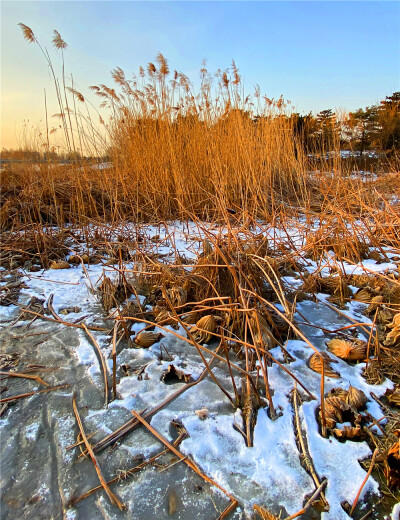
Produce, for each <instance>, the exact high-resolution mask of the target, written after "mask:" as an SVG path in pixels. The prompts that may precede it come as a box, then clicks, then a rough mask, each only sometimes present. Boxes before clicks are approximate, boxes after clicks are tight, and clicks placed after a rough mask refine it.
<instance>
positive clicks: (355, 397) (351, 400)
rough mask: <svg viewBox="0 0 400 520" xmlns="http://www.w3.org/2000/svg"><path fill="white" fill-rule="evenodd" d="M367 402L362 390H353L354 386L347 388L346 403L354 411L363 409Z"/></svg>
mask: <svg viewBox="0 0 400 520" xmlns="http://www.w3.org/2000/svg"><path fill="white" fill-rule="evenodd" d="M367 401H368V398H367V396H366V395H365V394H364V392H363V391H362V390H359V389H358V388H355V387H354V386H351V385H350V386H349V392H348V394H347V403H348V404H349V405H350V406H351V407H352V408H355V409H356V410H361V409H362V408H364V406H365V405H366V403H367Z"/></svg>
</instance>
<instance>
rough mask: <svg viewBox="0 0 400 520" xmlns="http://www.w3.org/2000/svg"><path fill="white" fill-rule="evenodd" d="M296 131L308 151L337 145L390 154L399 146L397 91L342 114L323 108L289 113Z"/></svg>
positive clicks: (332, 147)
mask: <svg viewBox="0 0 400 520" xmlns="http://www.w3.org/2000/svg"><path fill="white" fill-rule="evenodd" d="M290 117H291V118H293V123H294V125H293V128H294V132H295V134H296V135H297V136H298V137H299V138H300V139H301V141H302V142H303V143H304V146H305V148H306V150H307V151H310V152H312V151H314V150H318V149H323V150H326V151H329V150H332V149H335V148H337V145H338V144H340V147H341V149H350V150H353V151H359V152H360V153H362V152H364V151H367V150H377V151H380V152H384V153H386V154H393V153H395V152H396V151H397V152H398V151H399V150H400V92H395V93H394V94H392V95H391V96H387V97H386V98H385V99H384V100H383V101H381V102H380V103H379V104H378V105H373V106H370V107H366V108H359V109H358V110H356V111H355V112H350V113H349V114H347V115H345V116H341V117H340V116H338V115H337V114H335V113H334V112H333V111H332V110H330V109H328V110H323V111H322V112H320V113H319V114H317V115H316V116H314V115H313V114H312V113H309V114H308V115H300V114H292V115H291V116H290Z"/></svg>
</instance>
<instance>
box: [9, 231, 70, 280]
mask: <svg viewBox="0 0 400 520" xmlns="http://www.w3.org/2000/svg"><path fill="white" fill-rule="evenodd" d="M68 236H69V233H68V232H67V231H58V230H52V229H47V230H44V229H43V228H42V227H41V226H32V227H28V228H23V229H21V230H18V231H15V232H9V233H7V234H3V235H2V237H1V240H2V251H1V253H0V265H1V266H2V267H5V268H8V269H15V268H17V267H23V266H25V267H26V268H27V269H29V270H32V267H36V268H37V269H38V268H39V266H42V267H44V268H48V267H49V266H50V263H51V262H52V261H59V260H64V258H65V256H66V255H67V253H68V247H67V246H66V244H65V241H66V239H67V238H68ZM37 269H33V270H37Z"/></svg>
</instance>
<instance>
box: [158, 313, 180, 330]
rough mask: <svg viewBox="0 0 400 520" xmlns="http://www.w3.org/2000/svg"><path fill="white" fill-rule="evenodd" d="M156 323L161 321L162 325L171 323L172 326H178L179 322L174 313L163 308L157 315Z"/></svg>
mask: <svg viewBox="0 0 400 520" xmlns="http://www.w3.org/2000/svg"><path fill="white" fill-rule="evenodd" d="M156 323H160V324H161V325H171V326H172V327H176V326H177V323H176V320H175V319H174V317H173V316H172V314H171V313H170V312H169V311H167V310H165V309H163V310H162V311H160V312H159V313H158V314H157V315H156Z"/></svg>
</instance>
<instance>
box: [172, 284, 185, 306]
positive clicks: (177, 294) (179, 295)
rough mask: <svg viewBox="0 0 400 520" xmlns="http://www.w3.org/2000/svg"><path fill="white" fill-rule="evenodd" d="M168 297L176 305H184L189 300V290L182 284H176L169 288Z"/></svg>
mask: <svg viewBox="0 0 400 520" xmlns="http://www.w3.org/2000/svg"><path fill="white" fill-rule="evenodd" d="M167 295H168V298H169V299H170V300H171V303H172V305H173V306H174V307H182V306H183V305H185V303H186V302H187V291H186V290H185V289H184V288H183V287H181V286H180V285H176V284H175V285H174V286H173V287H171V289H168V290H167Z"/></svg>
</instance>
